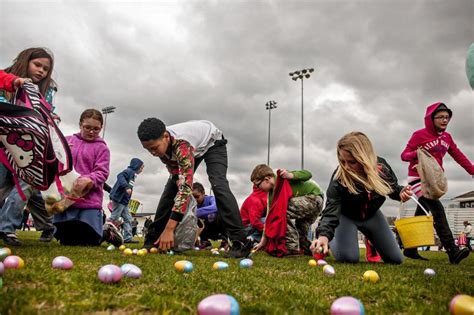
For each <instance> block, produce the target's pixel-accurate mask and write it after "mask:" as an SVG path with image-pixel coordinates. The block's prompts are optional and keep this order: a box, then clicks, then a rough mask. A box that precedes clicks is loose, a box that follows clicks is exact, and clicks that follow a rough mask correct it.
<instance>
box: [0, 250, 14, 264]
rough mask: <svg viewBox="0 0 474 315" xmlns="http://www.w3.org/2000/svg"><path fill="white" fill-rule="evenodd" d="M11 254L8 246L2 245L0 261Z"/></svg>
mask: <svg viewBox="0 0 474 315" xmlns="http://www.w3.org/2000/svg"><path fill="white" fill-rule="evenodd" d="M11 254H12V251H11V250H10V248H8V247H2V248H0V261H3V260H4V259H5V257H7V256H10V255H11Z"/></svg>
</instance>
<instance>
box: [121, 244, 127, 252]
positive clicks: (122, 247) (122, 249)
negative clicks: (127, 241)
mask: <svg viewBox="0 0 474 315" xmlns="http://www.w3.org/2000/svg"><path fill="white" fill-rule="evenodd" d="M125 248H127V246H125V245H120V247H119V250H120V251H121V252H123V251H124V250H125Z"/></svg>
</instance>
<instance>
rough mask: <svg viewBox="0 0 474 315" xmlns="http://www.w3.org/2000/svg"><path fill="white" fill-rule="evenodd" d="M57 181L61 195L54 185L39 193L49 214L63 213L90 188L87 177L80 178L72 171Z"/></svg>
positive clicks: (90, 184) (90, 182)
mask: <svg viewBox="0 0 474 315" xmlns="http://www.w3.org/2000/svg"><path fill="white" fill-rule="evenodd" d="M59 180H60V181H61V185H62V188H63V191H64V193H63V194H62V193H61V192H60V191H59V189H58V185H56V184H52V185H51V186H50V187H49V188H48V189H47V190H45V191H42V192H41V196H42V198H43V200H44V203H45V208H46V211H48V213H49V214H58V213H62V212H64V210H66V209H67V208H69V207H70V206H71V205H73V204H74V203H75V202H76V201H78V200H80V199H81V197H83V196H85V195H86V194H87V193H88V192H89V191H90V190H91V188H92V180H91V179H90V178H88V177H81V175H79V174H78V173H77V172H75V171H74V170H73V171H71V172H69V173H67V174H66V175H64V176H60V177H59Z"/></svg>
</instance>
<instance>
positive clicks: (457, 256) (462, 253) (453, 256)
mask: <svg viewBox="0 0 474 315" xmlns="http://www.w3.org/2000/svg"><path fill="white" fill-rule="evenodd" d="M446 253H447V254H448V256H449V262H450V263H452V264H455V265H457V264H459V263H460V262H461V260H463V259H464V258H466V257H467V256H469V249H467V248H466V247H464V248H463V249H459V248H458V247H454V248H453V249H450V250H448V251H447V252H446Z"/></svg>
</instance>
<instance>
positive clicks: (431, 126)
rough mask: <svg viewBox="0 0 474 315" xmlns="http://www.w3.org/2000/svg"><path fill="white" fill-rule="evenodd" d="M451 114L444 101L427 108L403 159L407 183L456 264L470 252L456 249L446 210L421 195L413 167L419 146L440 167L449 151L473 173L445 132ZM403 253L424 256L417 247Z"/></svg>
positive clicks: (415, 257)
mask: <svg viewBox="0 0 474 315" xmlns="http://www.w3.org/2000/svg"><path fill="white" fill-rule="evenodd" d="M452 116H453V113H452V111H451V109H449V108H448V107H447V106H446V105H445V104H443V103H435V104H432V105H430V106H428V108H427V109H426V114H425V128H423V129H420V130H417V131H415V132H414V133H413V135H412V136H411V138H410V140H409V141H408V144H407V146H406V148H405V150H404V151H403V152H402V155H401V158H402V160H403V161H406V162H410V165H409V166H408V184H409V185H411V187H412V190H413V192H414V193H415V194H416V196H417V197H418V200H419V202H420V203H421V204H422V205H423V206H424V207H425V209H427V210H428V211H430V212H431V213H432V214H433V219H434V227H435V229H436V233H437V234H438V236H439V238H440V240H441V243H442V244H443V246H444V248H446V253H447V254H448V256H449V261H450V262H451V263H452V264H458V263H459V262H461V260H463V259H464V258H466V257H467V256H468V255H469V250H467V249H466V248H464V249H459V248H458V247H457V246H456V245H455V243H454V237H453V233H452V232H451V229H450V228H449V225H448V220H447V219H446V213H445V210H444V207H443V205H442V204H441V202H440V201H439V200H433V199H428V198H425V197H423V195H422V192H421V180H420V176H419V175H418V172H417V170H416V165H417V163H418V159H417V153H416V150H417V149H418V148H419V147H421V148H423V149H425V150H426V151H428V152H429V153H430V154H431V155H432V156H433V157H434V158H435V159H436V160H437V161H438V163H439V165H440V166H441V167H443V157H444V156H445V155H446V153H449V155H451V156H452V157H453V159H454V160H455V161H456V162H457V163H458V164H459V165H461V166H462V167H463V168H464V169H465V170H466V171H467V172H468V173H469V174H471V175H474V165H473V164H472V162H471V161H470V160H469V159H468V158H467V157H466V156H465V155H464V154H463V153H462V152H461V150H459V149H458V147H457V145H456V143H455V142H454V140H453V138H452V136H451V135H450V134H449V133H448V132H446V128H447V127H448V124H449V122H450V121H451V118H452ZM423 214H424V212H423V211H422V210H421V208H420V207H419V206H418V207H417V208H416V212H415V215H423ZM403 254H404V255H405V256H407V257H409V258H413V259H423V260H426V258H423V257H421V256H420V255H419V254H418V252H417V250H416V248H410V249H405V250H404V251H403Z"/></svg>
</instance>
